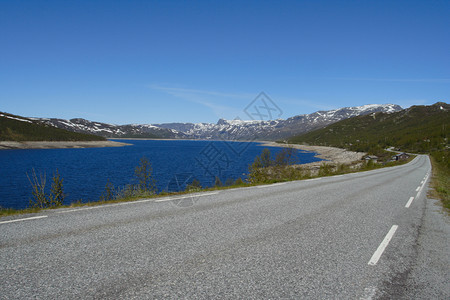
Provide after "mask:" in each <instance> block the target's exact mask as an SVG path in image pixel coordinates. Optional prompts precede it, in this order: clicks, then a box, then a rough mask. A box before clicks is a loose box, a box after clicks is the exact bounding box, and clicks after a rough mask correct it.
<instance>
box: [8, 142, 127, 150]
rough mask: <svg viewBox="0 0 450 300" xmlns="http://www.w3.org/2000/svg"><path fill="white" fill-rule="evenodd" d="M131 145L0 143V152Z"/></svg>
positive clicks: (124, 144)
mask: <svg viewBox="0 0 450 300" xmlns="http://www.w3.org/2000/svg"><path fill="white" fill-rule="evenodd" d="M124 146H131V144H127V143H121V142H114V141H28V142H15V141H0V150H15V149H16V150H17V149H74V148H104V147H124Z"/></svg>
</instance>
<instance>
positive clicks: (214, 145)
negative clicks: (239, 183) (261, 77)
mask: <svg viewBox="0 0 450 300" xmlns="http://www.w3.org/2000/svg"><path fill="white" fill-rule="evenodd" d="M125 142H127V143H130V144H132V146H128V147H118V148H88V149H27V150H1V151H0V173H1V174H0V175H1V176H0V206H1V207H5V208H9V207H10V208H18V209H19V208H25V207H28V206H29V200H30V198H31V186H30V182H29V180H28V178H27V173H28V174H29V175H31V172H32V169H33V168H34V169H35V170H36V172H37V173H38V174H39V173H45V174H46V176H47V186H48V187H50V184H51V177H52V175H53V173H54V172H55V171H56V170H58V171H59V173H60V175H61V177H62V178H64V190H65V193H66V194H67V198H66V204H70V203H71V202H75V201H79V200H81V201H82V202H87V201H97V200H98V199H99V197H100V195H101V194H102V192H103V190H104V187H105V185H106V183H107V182H108V180H109V181H110V182H111V183H113V184H114V185H115V186H125V185H126V184H129V183H132V179H133V174H134V168H135V167H136V166H137V165H139V160H140V158H141V157H143V156H145V157H147V158H148V159H149V161H150V162H151V163H152V167H153V176H154V178H155V179H156V181H157V187H158V191H163V190H169V191H175V190H179V189H184V188H185V186H186V183H188V182H191V181H192V180H193V179H194V178H196V179H198V180H199V181H200V182H201V184H202V186H212V185H213V184H214V180H215V177H216V176H217V177H219V178H220V179H221V181H222V182H223V183H225V181H226V180H227V179H229V178H231V179H233V180H236V179H237V178H239V177H242V178H245V174H246V173H247V171H248V166H249V164H251V163H252V162H253V160H254V159H255V157H256V156H257V155H260V154H261V152H262V150H263V149H264V147H262V146H260V144H259V143H240V142H223V141H157V140H148V141H147V140H127V141H125ZM270 150H271V152H272V155H273V156H275V155H276V153H277V152H279V151H280V150H281V148H273V147H270ZM297 156H298V160H299V161H300V162H301V163H308V162H313V161H319V160H320V159H319V158H315V157H314V153H311V152H303V151H299V152H298V153H297Z"/></svg>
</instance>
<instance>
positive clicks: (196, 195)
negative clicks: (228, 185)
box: [155, 192, 219, 202]
mask: <svg viewBox="0 0 450 300" xmlns="http://www.w3.org/2000/svg"><path fill="white" fill-rule="evenodd" d="M218 193H219V192H212V193H207V194H200V195H199V194H192V195H189V196H181V197H173V198H167V199H160V200H155V202H166V201H173V200H180V199H186V198H192V197H205V196H211V195H217V194H218Z"/></svg>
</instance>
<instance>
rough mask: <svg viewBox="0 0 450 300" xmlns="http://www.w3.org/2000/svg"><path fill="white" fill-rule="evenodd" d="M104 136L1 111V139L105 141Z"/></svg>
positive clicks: (19, 140)
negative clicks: (55, 125) (46, 123)
mask: <svg viewBox="0 0 450 300" xmlns="http://www.w3.org/2000/svg"><path fill="white" fill-rule="evenodd" d="M104 140H106V139H105V138H103V137H100V136H96V135H90V134H82V133H76V132H70V131H67V130H63V129H59V128H55V127H52V126H48V125H44V124H41V123H38V122H36V121H33V120H31V119H27V118H24V117H20V116H15V115H11V114H7V113H2V112H0V141H16V142H24V141H104Z"/></svg>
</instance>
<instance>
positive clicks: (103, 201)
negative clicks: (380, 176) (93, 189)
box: [0, 155, 448, 217]
mask: <svg viewBox="0 0 450 300" xmlns="http://www.w3.org/2000/svg"><path fill="white" fill-rule="evenodd" d="M414 157H415V156H413V155H412V156H411V157H410V158H409V159H407V160H403V161H396V162H390V163H384V164H381V163H374V162H372V161H369V162H361V161H357V162H354V163H353V164H348V165H347V164H337V165H334V164H329V163H326V162H324V163H323V164H322V165H321V166H320V168H319V171H318V173H317V174H315V175H312V174H311V170H309V169H307V168H303V167H301V165H296V166H293V165H279V166H268V167H264V168H259V170H258V173H257V174H253V175H252V170H251V169H250V174H249V178H248V179H247V180H246V181H244V180H242V179H241V178H238V179H237V180H236V181H233V183H232V184H231V181H229V180H227V183H226V184H225V185H222V184H219V183H218V182H216V183H217V184H216V185H215V186H213V187H208V188H202V187H197V186H196V187H195V188H192V186H188V187H187V189H186V190H184V191H179V192H166V191H162V192H160V193H155V192H153V191H152V192H149V191H146V190H144V191H142V193H140V192H138V193H128V192H126V191H127V187H125V188H123V189H114V187H113V186H109V187H108V185H109V183H107V186H106V187H105V192H104V194H103V195H102V197H100V199H99V200H98V201H88V202H84V201H83V200H82V199H80V200H78V201H76V202H73V203H71V204H70V205H59V206H54V207H48V208H39V207H34V208H25V209H12V208H2V207H0V217H5V216H11V215H22V214H32V213H38V212H42V211H46V210H53V209H60V208H76V207H90V206H99V205H107V204H114V203H121V202H133V201H138V200H143V199H152V198H163V197H173V196H180V195H188V194H195V193H198V192H208V191H217V190H228V189H235V188H242V187H252V186H258V185H266V184H272V183H278V182H288V181H296V180H306V179H313V178H319V177H326V176H335V175H342V174H348V173H356V172H365V171H370V170H374V169H380V168H384V167H393V166H399V165H402V164H406V163H408V162H410V161H411V160H412V159H414ZM252 176H253V177H252ZM447 179H448V177H447ZM447 183H448V182H447ZM131 187H132V186H131ZM447 191H448V189H447ZM447 195H448V194H447Z"/></svg>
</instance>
